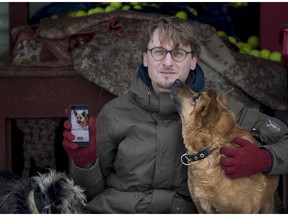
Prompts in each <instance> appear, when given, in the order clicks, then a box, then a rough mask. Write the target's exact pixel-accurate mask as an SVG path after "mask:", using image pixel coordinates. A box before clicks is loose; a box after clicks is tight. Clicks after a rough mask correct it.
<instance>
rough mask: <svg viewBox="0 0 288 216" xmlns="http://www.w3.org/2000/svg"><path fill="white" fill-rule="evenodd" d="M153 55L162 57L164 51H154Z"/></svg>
mask: <svg viewBox="0 0 288 216" xmlns="http://www.w3.org/2000/svg"><path fill="white" fill-rule="evenodd" d="M154 54H156V55H164V54H165V51H164V50H156V51H154Z"/></svg>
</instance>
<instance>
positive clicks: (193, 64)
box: [190, 56, 197, 70]
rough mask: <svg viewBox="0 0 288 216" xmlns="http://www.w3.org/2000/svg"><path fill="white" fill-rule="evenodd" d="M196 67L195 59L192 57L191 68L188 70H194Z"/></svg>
mask: <svg viewBox="0 0 288 216" xmlns="http://www.w3.org/2000/svg"><path fill="white" fill-rule="evenodd" d="M196 65H197V57H196V56H193V57H192V59H191V67H190V69H191V70H195V68H196Z"/></svg>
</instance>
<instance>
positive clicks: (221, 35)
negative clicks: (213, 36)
mask: <svg viewBox="0 0 288 216" xmlns="http://www.w3.org/2000/svg"><path fill="white" fill-rule="evenodd" d="M217 35H218V36H219V37H227V34H226V32H224V31H217Z"/></svg>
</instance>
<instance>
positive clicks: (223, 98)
mask: <svg viewBox="0 0 288 216" xmlns="http://www.w3.org/2000/svg"><path fill="white" fill-rule="evenodd" d="M233 90H234V88H231V89H230V90H229V91H227V92H225V93H224V94H223V95H221V96H220V97H219V99H220V101H222V103H223V104H224V105H225V106H227V105H228V95H229V94H230V93H231V92H232V91H233Z"/></svg>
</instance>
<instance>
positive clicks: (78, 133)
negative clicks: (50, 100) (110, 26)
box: [69, 104, 90, 146]
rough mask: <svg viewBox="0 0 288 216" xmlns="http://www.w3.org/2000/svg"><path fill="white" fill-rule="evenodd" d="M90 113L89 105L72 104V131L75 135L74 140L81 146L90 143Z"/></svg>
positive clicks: (70, 116) (70, 111) (70, 114)
mask: <svg viewBox="0 0 288 216" xmlns="http://www.w3.org/2000/svg"><path fill="white" fill-rule="evenodd" d="M89 114H90V113H89V106H88V105H74V104H73V105H70V110H69V119H70V121H71V124H72V127H71V133H72V134H73V135H74V136H75V139H74V140H73V142H74V143H76V144H78V145H79V146H87V145H89V141H90V140H89Z"/></svg>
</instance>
